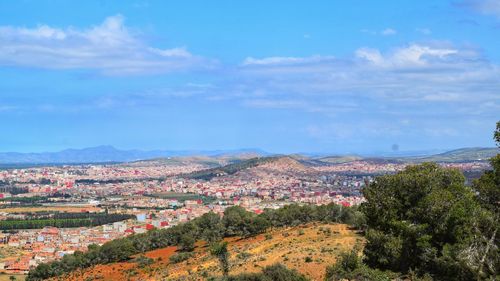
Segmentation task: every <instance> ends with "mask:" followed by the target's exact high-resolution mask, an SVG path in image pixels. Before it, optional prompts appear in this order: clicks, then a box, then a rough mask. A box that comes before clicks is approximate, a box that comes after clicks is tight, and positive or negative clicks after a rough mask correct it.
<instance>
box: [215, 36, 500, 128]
mask: <svg viewBox="0 0 500 281" xmlns="http://www.w3.org/2000/svg"><path fill="white" fill-rule="evenodd" d="M236 73H237V76H238V77H237V78H235V79H234V80H235V81H236V82H234V85H233V86H232V88H229V89H227V90H225V91H224V92H227V93H230V94H232V95H233V97H234V98H235V99H241V98H242V97H243V98H244V101H245V103H244V104H245V105H247V106H253V107H265V108H269V107H275V108H284V107H293V108H301V109H302V110H304V111H308V112H312V111H314V112H321V113H325V114H328V115H336V116H339V115H340V114H342V112H358V113H360V114H364V113H366V112H371V113H374V112H376V113H377V114H389V115H392V114H394V115H399V116H403V117H404V118H407V119H408V118H410V119H418V118H420V117H419V116H430V115H432V114H435V113H433V112H434V111H439V112H442V113H443V114H444V113H446V114H448V115H452V116H458V115H464V114H473V113H474V112H477V110H478V108H479V107H480V106H481V105H482V104H485V103H488V104H492V105H493V106H491V107H485V106H482V107H481V108H482V110H483V111H482V112H483V113H484V114H486V113H487V114H490V115H492V114H493V115H494V114H495V113H494V110H493V109H494V108H496V107H497V106H499V105H500V79H499V77H500V67H499V66H498V65H495V64H492V63H490V62H488V61H487V60H486V59H485V58H484V57H482V56H481V54H480V53H479V52H477V51H475V50H471V49H467V48H460V47H457V46H453V45H451V44H449V43H438V42H435V43H433V44H425V45H424V44H410V45H407V46H404V47H399V48H394V49H392V50H391V51H389V52H382V51H380V50H378V49H373V48H360V49H358V50H356V51H355V52H354V56H352V57H351V58H333V57H330V56H313V57H286V58H283V57H271V58H259V59H257V58H249V59H246V60H245V61H244V63H243V64H242V65H241V66H240V69H239V70H238V71H236ZM256 93H258V94H256ZM252 100H254V101H253V102H251V101H252Z"/></svg>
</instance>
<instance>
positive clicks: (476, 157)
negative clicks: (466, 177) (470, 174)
mask: <svg viewBox="0 0 500 281" xmlns="http://www.w3.org/2000/svg"><path fill="white" fill-rule="evenodd" d="M498 153H500V149H499V148H484V147H476V148H461V149H456V150H451V151H447V152H444V153H440V154H435V155H431V156H425V157H405V158H400V159H399V160H400V161H404V162H406V161H407V162H418V163H420V162H468V161H486V160H488V159H490V158H491V157H493V156H495V155H497V154H498Z"/></svg>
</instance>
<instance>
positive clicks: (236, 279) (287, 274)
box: [224, 264, 308, 281]
mask: <svg viewBox="0 0 500 281" xmlns="http://www.w3.org/2000/svg"><path fill="white" fill-rule="evenodd" d="M224 280H228V281H307V280H308V279H307V278H306V277H305V276H303V275H302V274H299V273H298V272H297V271H295V270H291V269H288V268H287V267H285V266H284V265H282V264H274V265H271V266H267V267H264V268H263V269H262V272H261V273H243V274H239V275H233V276H229V277H226V278H225V279H224Z"/></svg>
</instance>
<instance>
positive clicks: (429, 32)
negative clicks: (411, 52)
mask: <svg viewBox="0 0 500 281" xmlns="http://www.w3.org/2000/svg"><path fill="white" fill-rule="evenodd" d="M415 31H416V32H418V33H422V34H424V35H430V34H432V31H431V30H430V29H428V28H415Z"/></svg>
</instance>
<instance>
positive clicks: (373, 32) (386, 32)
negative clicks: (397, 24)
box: [360, 27, 398, 36]
mask: <svg viewBox="0 0 500 281" xmlns="http://www.w3.org/2000/svg"><path fill="white" fill-rule="evenodd" d="M360 31H361V32H362V33H366V34H370V35H382V36H391V35H396V34H397V33H398V31H397V30H396V29H394V28H390V27H388V28H385V29H383V30H380V31H376V30H371V29H366V28H365V29H361V30H360Z"/></svg>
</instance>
